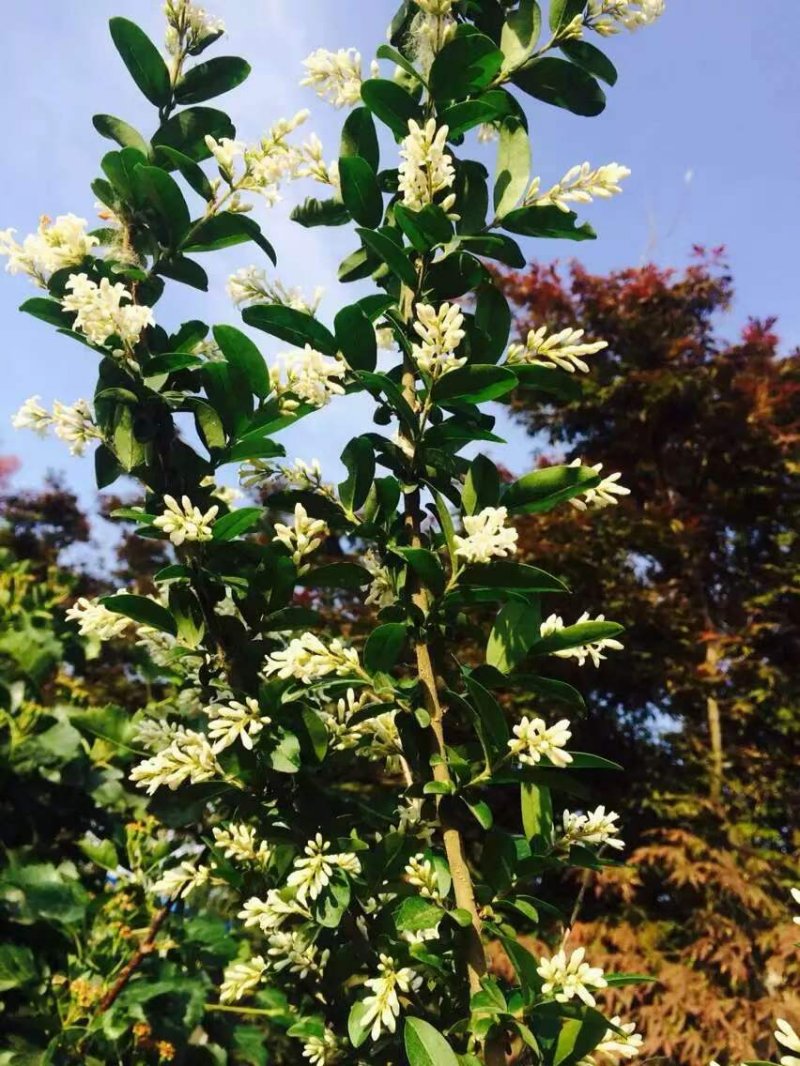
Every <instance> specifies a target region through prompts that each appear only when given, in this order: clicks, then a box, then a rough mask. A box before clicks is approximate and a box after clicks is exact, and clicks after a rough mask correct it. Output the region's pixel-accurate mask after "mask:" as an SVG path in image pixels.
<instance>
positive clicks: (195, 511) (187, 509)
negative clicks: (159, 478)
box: [153, 496, 219, 547]
mask: <svg viewBox="0 0 800 1066" xmlns="http://www.w3.org/2000/svg"><path fill="white" fill-rule="evenodd" d="M164 503H165V505H166V508H167V509H166V510H165V511H164V513H163V514H162V515H159V517H158V518H156V520H155V521H154V522H153V525H154V526H155V527H156V529H161V530H163V532H164V533H167V534H168V535H169V539H170V540H171V541H172V543H173V544H174V545H175V546H176V547H180V545H181V544H183V542H184V541H199V542H202V541H207V540H211V538H212V536H213V530H212V527H213V524H214V519H215V518H216V517H217V514H218V513H219V507H217V506H216V505H215V506H214V507H209V509H208V510H207V511H206V512H205V514H204V513H203V512H202V511H201V510H200V508H199V507H195V506H194V504H193V503H192V501H191V500H190V499H189V497H188V496H182V497H181V502H180V503H178V501H177V500H176V499H175V497H174V496H165V497H164Z"/></svg>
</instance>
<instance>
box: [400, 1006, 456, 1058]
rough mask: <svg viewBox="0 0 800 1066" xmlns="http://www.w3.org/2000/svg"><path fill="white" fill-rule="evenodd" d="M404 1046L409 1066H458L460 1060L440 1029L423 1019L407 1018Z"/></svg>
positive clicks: (404, 1028)
mask: <svg viewBox="0 0 800 1066" xmlns="http://www.w3.org/2000/svg"><path fill="white" fill-rule="evenodd" d="M403 1045H404V1047H405V1049H406V1055H408V1062H409V1066H458V1059H457V1058H456V1054H455V1052H454V1051H453V1049H452V1048H451V1047H450V1045H449V1044H448V1043H447V1041H446V1040H445V1038H444V1037H443V1036H442V1034H441V1033H440V1032H439V1031H438V1029H434V1027H433V1026H432V1025H431V1024H430V1023H429V1022H426V1021H423V1020H422V1018H406V1023H405V1026H404V1027H403Z"/></svg>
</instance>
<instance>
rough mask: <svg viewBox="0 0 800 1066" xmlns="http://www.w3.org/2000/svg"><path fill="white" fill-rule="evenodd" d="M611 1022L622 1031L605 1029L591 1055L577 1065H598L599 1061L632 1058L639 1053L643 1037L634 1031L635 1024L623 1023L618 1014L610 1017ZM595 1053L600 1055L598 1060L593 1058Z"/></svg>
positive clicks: (606, 1061) (610, 1061)
mask: <svg viewBox="0 0 800 1066" xmlns="http://www.w3.org/2000/svg"><path fill="white" fill-rule="evenodd" d="M611 1024H612V1025H615V1026H617V1027H618V1028H619V1029H622V1032H621V1033H618V1032H617V1031H616V1030H615V1029H611V1028H609V1029H606V1033H605V1036H604V1037H603V1039H602V1040H601V1041H600V1043H599V1044H598V1045H597V1047H596V1048H595V1049H594V1050H593V1051H592V1053H591V1055H587V1056H586V1058H584V1059H582V1060H581V1062H580V1063H579V1064H578V1066H600V1064H601V1063H602V1064H605V1063H615V1062H617V1061H618V1059H634V1058H636V1057H637V1055H640V1054H641V1051H642V1044H643V1043H644V1037H643V1036H642V1035H641V1033H637V1032H636V1024H635V1023H634V1022H628V1023H626V1024H625V1025H623V1024H622V1020H621V1019H620V1017H619V1015H615V1016H614V1017H613V1018H612V1019H611ZM596 1055H599V1056H600V1059H599V1060H598V1059H596V1058H595V1056H596Z"/></svg>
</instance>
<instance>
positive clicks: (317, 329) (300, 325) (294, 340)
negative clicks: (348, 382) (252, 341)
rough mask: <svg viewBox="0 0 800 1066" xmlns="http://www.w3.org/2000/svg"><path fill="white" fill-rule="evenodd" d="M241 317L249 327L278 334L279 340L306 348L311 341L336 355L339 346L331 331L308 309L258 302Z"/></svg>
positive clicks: (320, 348)
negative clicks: (302, 309) (299, 309)
mask: <svg viewBox="0 0 800 1066" xmlns="http://www.w3.org/2000/svg"><path fill="white" fill-rule="evenodd" d="M242 318H243V319H244V321H245V322H246V323H247V325H248V326H254V327H255V328H256V329H263V330H264V332H265V333H270V334H272V336H273V337H279V338H280V340H282V341H286V342H287V343H288V344H293V345H294V346H295V347H296V348H303V347H305V345H306V344H310V345H311V347H312V348H315V349H316V350H317V351H318V352H322V353H323V354H324V355H336V353H337V351H338V350H339V349H338V345H337V344H336V338H335V337H334V336H333V334H332V333H331V331H330V330H329V329H328V328H327V327H326V326H323V324H322V323H321V322H319V321H317V319H316V318H314V316H313V315H309V314H308V313H307V312H305V311H297V310H296V309H295V308H294V307H285V306H284V305H283V304H259V305H257V306H256V307H247V308H245V310H244V311H243V312H242Z"/></svg>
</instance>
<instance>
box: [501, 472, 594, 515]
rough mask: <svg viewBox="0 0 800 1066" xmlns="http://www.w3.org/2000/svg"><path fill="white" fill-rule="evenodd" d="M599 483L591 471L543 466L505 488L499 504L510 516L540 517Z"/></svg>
mask: <svg viewBox="0 0 800 1066" xmlns="http://www.w3.org/2000/svg"><path fill="white" fill-rule="evenodd" d="M599 483H600V478H599V477H598V476H597V474H595V473H594V472H593V471H592V469H591V467H584V466H546V467H543V468H542V469H541V470H534V471H532V472H531V473H530V474H524V475H523V476H522V477H521V478H519V480H518V481H515V482H514V483H513V484H511V485H509V486H508V487H507V488H506V489H505V491H504V492H503V500H502V502H503V506H504V507H507V508H508V510H509V511H510V512H511V514H540V513H542V512H543V511H549V510H551V509H552V508H553V507H555V506H556V505H557V504H559V503H563V502H564V501H565V500H571V499H573V498H574V497H575V496H579V495H580V494H581V493H582V492H585V491H586V490H587V489H591V488H594V486H595V485H598V484H599Z"/></svg>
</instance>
